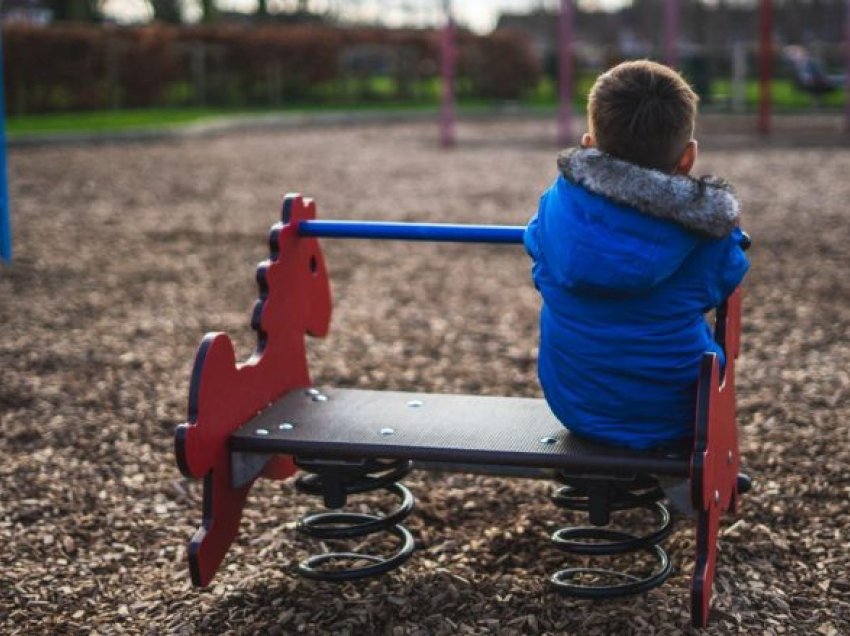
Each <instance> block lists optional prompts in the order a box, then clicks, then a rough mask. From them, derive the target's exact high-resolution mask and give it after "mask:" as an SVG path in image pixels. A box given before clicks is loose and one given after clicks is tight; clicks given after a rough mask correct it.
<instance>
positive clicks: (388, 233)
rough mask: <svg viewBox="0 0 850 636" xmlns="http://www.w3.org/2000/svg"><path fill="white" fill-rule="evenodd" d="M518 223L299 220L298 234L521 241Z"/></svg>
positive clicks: (360, 237) (446, 240)
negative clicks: (460, 223) (463, 223)
mask: <svg viewBox="0 0 850 636" xmlns="http://www.w3.org/2000/svg"><path fill="white" fill-rule="evenodd" d="M524 232H525V227H524V226H521V225H458V224H454V223H392V222H383V221H301V223H299V224H298V234H299V235H301V236H315V237H324V238H359V239H398V240H402V241H443V242H455V243H522V235H523V233H524Z"/></svg>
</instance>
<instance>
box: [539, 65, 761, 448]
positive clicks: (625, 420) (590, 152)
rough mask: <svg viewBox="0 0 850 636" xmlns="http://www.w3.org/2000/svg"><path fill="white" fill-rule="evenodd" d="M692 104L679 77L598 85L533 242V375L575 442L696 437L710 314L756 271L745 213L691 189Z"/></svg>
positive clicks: (623, 71)
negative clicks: (747, 251) (536, 339)
mask: <svg viewBox="0 0 850 636" xmlns="http://www.w3.org/2000/svg"><path fill="white" fill-rule="evenodd" d="M697 99H698V98H697V96H696V95H695V94H694V92H693V91H692V90H691V88H690V87H689V86H688V85H687V83H686V82H685V81H684V80H683V79H682V78H681V77H680V76H679V75H678V74H677V73H675V72H674V71H673V70H671V69H669V68H667V67H666V66H662V65H660V64H656V63H653V62H649V61H637V62H626V63H624V64H620V65H618V66H616V67H614V68H612V69H611V70H609V71H608V72H606V73H604V74H603V75H601V76H600V77H599V78H598V79H597V80H596V83H595V84H594V85H593V88H592V89H591V92H590V97H589V101H588V119H589V129H590V130H589V132H588V133H586V134H585V135H584V136H583V138H582V141H581V148H575V149H570V150H566V151H564V152H563V153H561V155H560V156H559V157H558V168H559V169H560V172H561V174H560V176H559V177H558V178H557V179H556V180H555V182H554V184H552V186H551V187H550V188H549V189H548V190H547V191H546V192H544V193H543V195H542V196H541V198H540V206H539V208H538V211H537V214H536V215H535V216H534V218H532V219H531V222H530V223H529V224H528V228H527V229H526V231H525V246H526V249H527V251H528V253H529V255H530V256H531V258H532V259H533V267H532V276H533V278H534V282H535V285H536V286H537V288H538V290H539V291H540V294H541V295H542V297H543V307H542V310H541V314H540V353H539V362H538V374H539V377H540V384H541V386H542V388H543V393H544V395H545V397H546V400H547V402H548V403H549V406H550V407H551V409H552V411H553V412H554V414H555V415H556V416H557V417H558V419H559V420H560V421H561V422H562V423H563V424H564V425H565V426H566V427H567V428H569V429H570V430H571V431H573V432H575V433H577V434H579V435H582V436H585V437H588V438H591V439H594V440H597V441H601V442H605V443H610V444H617V445H621V446H627V447H631V448H636V449H645V448H651V447H656V446H666V445H675V444H676V443H678V442H681V441H683V440H685V439H687V438H690V437H692V436H693V426H694V411H695V400H696V382H697V377H698V373H699V366H700V359H701V357H702V355H703V353H704V352H706V351H714V352H716V353H717V354H718V356H720V359H721V362H725V359H724V354H723V351H722V350H721V349H720V347H719V346H718V345H717V344H716V343H715V342H714V339H713V338H712V333H711V330H710V328H709V326H708V324H707V323H706V321H705V319H704V313H705V312H706V311H708V310H710V309H711V308H713V307H717V306H718V305H719V304H721V303H722V302H723V300H724V299H725V298H726V297H727V296H728V295H729V294H731V293H732V291H734V289H735V287H737V286H738V284H739V283H740V282H741V280H742V279H743V277H744V274H745V273H746V271H747V269H748V267H749V264H748V262H747V259H746V257H745V256H744V253H743V251H742V249H741V242H742V238H743V235H742V233H741V231H740V229H739V228H738V227H737V224H738V217H739V206H738V201H737V200H736V199H735V196H734V194H733V193H732V190H731V188H730V186H729V185H728V184H726V183H725V182H724V181H722V180H720V179H717V178H712V177H704V178H701V179H695V178H693V177H690V176H689V173H690V171H691V168H692V167H693V165H694V161H695V160H696V157H697V142H696V140H695V139H693V133H694V121H695V118H696V106H697Z"/></svg>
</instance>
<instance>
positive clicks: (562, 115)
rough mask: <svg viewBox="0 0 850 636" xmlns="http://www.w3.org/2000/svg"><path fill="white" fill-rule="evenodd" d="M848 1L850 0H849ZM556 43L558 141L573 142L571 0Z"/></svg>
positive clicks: (563, 5)
mask: <svg viewBox="0 0 850 636" xmlns="http://www.w3.org/2000/svg"><path fill="white" fill-rule="evenodd" d="M849 1H850V0H849ZM558 22H559V29H558V44H559V53H560V58H559V63H558V87H559V91H558V100H559V108H558V143H559V144H560V145H561V146H568V145H570V144H571V143H572V142H573V6H572V0H561V15H560V19H559V21H558Z"/></svg>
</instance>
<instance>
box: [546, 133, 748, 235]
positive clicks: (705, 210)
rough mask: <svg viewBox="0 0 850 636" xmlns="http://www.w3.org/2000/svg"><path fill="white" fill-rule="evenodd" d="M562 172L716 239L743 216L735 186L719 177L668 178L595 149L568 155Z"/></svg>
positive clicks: (572, 150) (585, 185)
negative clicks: (733, 189) (733, 187)
mask: <svg viewBox="0 0 850 636" xmlns="http://www.w3.org/2000/svg"><path fill="white" fill-rule="evenodd" d="M558 168H559V169H560V171H561V173H562V174H563V175H564V178H565V179H567V180H568V181H570V182H571V183H574V184H576V185H579V186H582V187H583V188H586V189H587V190H590V191H591V192H593V193H595V194H599V195H602V196H603V197H605V198H606V199H610V200H612V201H614V202H615V203H619V204H620V205H627V206H629V207H633V208H637V209H638V210H640V211H641V212H643V213H644V214H647V215H649V216H654V217H656V218H659V219H666V220H668V221H674V222H675V223H678V224H679V225H681V226H683V227H685V228H687V229H689V230H693V231H695V232H699V233H700V234H705V235H707V236H710V237H712V238H723V237H724V236H726V235H728V234H729V233H730V232H731V231H732V229H733V228H734V227H735V224H736V223H737V221H738V217H739V216H740V205H739V204H738V199H737V198H736V197H735V193H734V192H733V191H732V186H730V185H729V184H728V183H727V182H726V181H724V180H723V179H720V178H719V177H711V176H709V177H702V178H700V179H695V178H693V177H690V176H684V175H669V174H664V173H663V172H659V171H658V170H652V169H649V168H642V167H641V166H638V165H635V164H633V163H629V162H627V161H623V160H621V159H617V158H616V157H612V156H611V155H608V154H605V153H603V152H601V151H599V150H597V149H596V148H569V149H567V150H564V151H563V152H561V154H560V155H558Z"/></svg>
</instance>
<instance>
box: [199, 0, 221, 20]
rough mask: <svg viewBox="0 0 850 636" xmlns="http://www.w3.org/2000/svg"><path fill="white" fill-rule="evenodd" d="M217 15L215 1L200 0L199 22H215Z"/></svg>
mask: <svg viewBox="0 0 850 636" xmlns="http://www.w3.org/2000/svg"><path fill="white" fill-rule="evenodd" d="M217 14H218V11H217V10H216V6H215V0H201V22H203V23H204V24H210V23H211V22H215V20H216V17H218V16H217Z"/></svg>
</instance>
